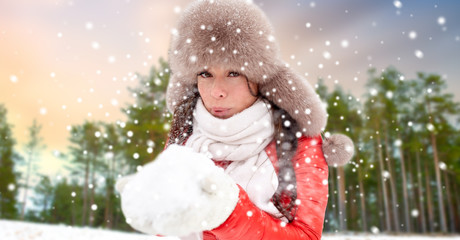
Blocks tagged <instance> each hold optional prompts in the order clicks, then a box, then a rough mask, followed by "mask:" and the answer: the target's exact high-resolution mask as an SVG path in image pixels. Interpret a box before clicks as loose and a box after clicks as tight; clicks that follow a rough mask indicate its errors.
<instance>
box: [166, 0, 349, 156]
mask: <svg viewBox="0 0 460 240" xmlns="http://www.w3.org/2000/svg"><path fill="white" fill-rule="evenodd" d="M169 63H170V67H171V73H172V74H171V79H170V83H169V85H168V89H167V92H166V102H167V106H168V109H169V110H170V111H171V112H174V109H175V107H176V105H177V103H179V102H180V101H181V100H182V99H183V98H185V97H186V96H187V95H189V94H188V93H189V92H190V91H191V90H192V88H193V86H194V85H195V84H196V80H197V75H198V74H199V73H200V72H202V71H203V70H205V69H206V68H207V67H211V66H215V65H225V66H226V67H228V68H229V69H232V70H234V71H238V72H240V73H241V74H243V75H245V76H246V77H247V78H248V80H249V81H250V82H254V83H257V84H258V86H259V91H260V93H261V94H262V95H263V96H264V97H265V98H267V99H268V100H270V101H271V102H273V103H274V104H276V105H277V106H278V107H280V108H282V109H284V110H286V111H287V112H288V113H289V114H290V115H291V116H292V117H293V118H294V119H295V120H296V121H297V123H298V124H299V126H300V128H301V129H302V131H303V134H304V135H306V136H317V135H319V134H321V132H322V131H323V130H324V128H325V126H326V122H327V113H326V109H325V107H324V105H323V104H322V102H321V100H320V98H319V96H318V95H317V94H316V92H315V91H314V89H313V88H312V87H311V85H310V84H309V83H308V82H307V81H306V79H304V78H302V77H301V76H300V75H299V74H298V73H296V72H294V71H293V70H292V69H291V68H289V67H288V66H287V65H286V64H285V63H284V62H283V61H282V60H281V59H280V57H279V49H278V46H277V43H276V41H275V37H274V32H273V28H272V26H271V24H270V22H269V21H268V19H267V17H266V16H265V14H264V13H263V12H262V10H261V9H260V8H258V7H257V6H256V5H255V4H253V3H252V1H250V0H197V1H195V2H193V3H192V4H191V5H190V6H189V7H188V8H187V9H186V10H185V11H184V12H183V14H182V16H181V18H180V20H179V24H178V27H177V29H175V30H174V31H173V36H172V41H171V47H170V49H169ZM339 138H340V137H339ZM326 141H327V140H326ZM334 142H337V140H336V141H334ZM339 142H340V141H339ZM349 142H351V141H349ZM351 143H352V142H351ZM325 152H326V151H325ZM329 152H330V151H329ZM352 154H353V153H351V155H352ZM346 158H347V159H346V161H344V160H342V162H345V163H346V162H347V161H348V159H349V157H346ZM339 162H340V161H339ZM329 164H330V165H332V164H337V161H334V162H333V163H332V162H331V163H329Z"/></svg>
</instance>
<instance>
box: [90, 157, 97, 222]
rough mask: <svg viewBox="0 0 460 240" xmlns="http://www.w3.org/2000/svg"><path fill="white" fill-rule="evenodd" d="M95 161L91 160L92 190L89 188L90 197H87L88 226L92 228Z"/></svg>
mask: <svg viewBox="0 0 460 240" xmlns="http://www.w3.org/2000/svg"><path fill="white" fill-rule="evenodd" d="M95 161H96V160H95V159H93V164H92V169H91V184H92V188H91V192H90V196H89V201H90V204H89V207H90V210H89V226H90V227H92V226H93V225H94V210H93V205H94V195H95V188H96V179H95V178H96V177H95V174H96V169H95V166H94V165H95Z"/></svg>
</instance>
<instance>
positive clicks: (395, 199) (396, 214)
mask: <svg viewBox="0 0 460 240" xmlns="http://www.w3.org/2000/svg"><path fill="white" fill-rule="evenodd" d="M384 139H385V154H386V156H387V157H386V158H385V161H386V163H387V166H388V171H389V173H390V177H389V178H388V179H389V181H390V190H391V200H392V202H393V204H392V210H393V223H394V227H395V231H396V232H400V231H399V230H400V227H401V226H400V224H399V212H398V206H399V203H398V192H397V190H396V184H395V181H396V174H395V173H394V171H393V166H392V164H391V162H392V157H391V151H390V143H389V137H388V130H387V129H385V136H384Z"/></svg>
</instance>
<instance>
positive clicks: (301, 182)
mask: <svg viewBox="0 0 460 240" xmlns="http://www.w3.org/2000/svg"><path fill="white" fill-rule="evenodd" d="M321 144H322V141H321V137H320V136H318V137H314V138H307V137H302V138H300V139H299V141H298V147H297V151H296V154H295V156H294V158H293V159H292V160H293V163H294V168H295V173H296V180H297V199H298V201H300V202H299V205H298V209H297V213H296V217H295V219H294V221H292V222H290V223H283V222H282V221H281V220H280V219H277V218H275V217H273V216H271V215H270V214H268V213H266V212H264V211H262V210H260V209H258V208H257V207H256V206H255V205H254V204H253V203H252V202H251V201H250V200H249V197H248V195H247V193H246V192H245V191H244V190H243V189H242V188H241V187H240V195H239V201H238V204H237V205H236V207H235V210H234V211H233V212H232V214H231V215H230V216H229V217H228V219H227V220H226V221H225V222H224V223H223V224H221V225H220V226H219V227H217V228H215V229H213V230H211V233H212V234H213V235H215V236H216V238H217V239H219V240H231V239H235V240H236V239H254V240H257V239H264V240H269V239H273V240H275V239H290V240H297V239H299V240H300V239H318V240H319V239H321V234H322V230H323V222H324V215H325V210H326V206H327V198H328V166H327V163H326V161H325V159H324V156H323V152H322V150H321Z"/></svg>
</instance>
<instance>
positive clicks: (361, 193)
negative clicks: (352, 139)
mask: <svg viewBox="0 0 460 240" xmlns="http://www.w3.org/2000/svg"><path fill="white" fill-rule="evenodd" d="M356 159H360V158H359V152H356ZM363 182H364V177H363V171H362V170H361V167H358V184H359V200H360V204H361V221H362V223H363V224H362V230H361V231H363V232H366V231H367V217H366V216H367V215H366V201H365V197H366V194H365V192H364V190H365V189H364V184H363Z"/></svg>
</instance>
